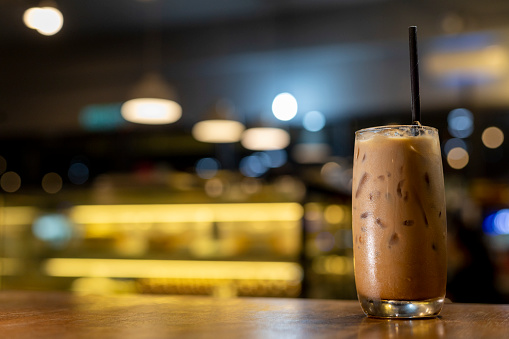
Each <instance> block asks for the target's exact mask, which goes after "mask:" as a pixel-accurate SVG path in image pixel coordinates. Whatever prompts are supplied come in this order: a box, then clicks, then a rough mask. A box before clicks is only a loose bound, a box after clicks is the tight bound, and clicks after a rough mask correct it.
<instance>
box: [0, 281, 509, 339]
mask: <svg viewBox="0 0 509 339" xmlns="http://www.w3.org/2000/svg"><path fill="white" fill-rule="evenodd" d="M0 336H1V337H2V338H88V339H96V338H122V339H129V338H215V339H222V338H242V339H245V338H409V337H416V338H483V339H484V338H496V339H500V338H509V305H483V304H447V305H445V306H444V309H443V311H442V314H441V316H440V317H439V318H435V319H421V320H383V319H371V318H367V317H365V316H364V314H363V313H362V311H361V309H360V307H359V305H358V303H357V302H356V301H341V300H311V299H271V298H236V299H217V298H212V297H184V296H152V295H125V296H90V295H88V296H85V295H73V294H68V293H60V292H26V291H2V292H0Z"/></svg>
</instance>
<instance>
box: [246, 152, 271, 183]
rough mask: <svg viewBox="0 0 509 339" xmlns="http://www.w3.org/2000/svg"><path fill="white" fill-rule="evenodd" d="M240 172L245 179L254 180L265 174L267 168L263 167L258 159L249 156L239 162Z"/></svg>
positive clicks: (254, 156)
mask: <svg viewBox="0 0 509 339" xmlns="http://www.w3.org/2000/svg"><path fill="white" fill-rule="evenodd" d="M239 167H240V172H241V173H242V174H244V175H245V176H246V177H251V178H256V177H259V176H261V175H262V174H264V173H265V172H267V170H268V167H267V166H265V165H264V164H263V163H262V161H261V159H260V157H257V156H256V155H249V156H247V157H244V158H242V160H241V161H240V165H239Z"/></svg>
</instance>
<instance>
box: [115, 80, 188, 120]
mask: <svg viewBox="0 0 509 339" xmlns="http://www.w3.org/2000/svg"><path fill="white" fill-rule="evenodd" d="M131 97H132V98H133V99H130V100H128V101H126V102H125V103H124V104H123V105H122V108H121V113H122V117H123V118H124V119H125V120H127V121H130V122H134V123H139V124H150V125H160V124H171V123H173V122H176V121H177V120H179V119H180V117H181V116H182V107H181V106H180V105H179V104H178V103H177V101H176V94H175V90H174V89H173V87H172V86H171V85H170V84H168V83H167V82H166V81H165V80H164V78H163V77H162V75H161V74H160V73H157V72H147V73H146V74H145V75H144V76H143V77H142V78H141V81H140V82H139V83H138V84H137V85H136V86H135V87H134V88H133V90H132V92H131Z"/></svg>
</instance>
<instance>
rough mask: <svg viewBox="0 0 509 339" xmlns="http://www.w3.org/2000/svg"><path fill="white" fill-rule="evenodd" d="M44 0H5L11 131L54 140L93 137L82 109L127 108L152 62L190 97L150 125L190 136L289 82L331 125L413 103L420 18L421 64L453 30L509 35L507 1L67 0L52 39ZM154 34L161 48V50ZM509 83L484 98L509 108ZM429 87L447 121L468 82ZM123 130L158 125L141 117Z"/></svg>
mask: <svg viewBox="0 0 509 339" xmlns="http://www.w3.org/2000/svg"><path fill="white" fill-rule="evenodd" d="M37 3H38V2H37V1H31V0H0V32H1V34H0V44H1V45H0V46H1V49H0V51H1V60H2V62H1V63H0V98H1V101H2V103H3V105H2V107H1V108H0V135H1V137H2V138H4V139H5V138H11V137H15V138H25V139H26V140H32V141H33V142H37V140H40V139H37V138H39V137H43V138H46V139H48V138H49V140H50V143H55V141H54V140H55V139H54V138H55V137H57V136H79V135H81V134H85V133H89V131H86V128H85V127H84V126H83V120H82V117H83V112H84V111H86V110H87V109H99V110H106V111H108V110H110V111H111V110H118V107H119V104H120V103H121V102H122V101H124V100H126V99H127V96H128V93H129V92H130V89H131V88H132V87H133V85H134V84H135V83H136V81H138V80H139V78H140V76H141V75H142V74H143V73H144V72H145V71H147V69H150V68H157V69H159V70H160V71H161V72H162V73H163V75H164V77H165V78H166V79H167V80H168V81H170V82H171V83H172V84H173V85H174V86H175V87H176V89H177V91H178V93H179V98H180V101H181V104H182V106H183V116H182V119H181V120H180V121H179V122H177V123H176V124H174V125H172V126H168V127H157V128H155V129H151V130H157V131H159V132H161V133H163V134H164V133H166V131H173V132H176V131H177V130H178V131H179V133H184V134H186V135H189V131H190V128H191V127H192V125H193V124H194V123H195V122H197V121H199V120H200V119H201V118H203V117H204V115H205V114H206V112H207V111H208V109H209V108H210V106H211V104H212V103H213V102H214V100H216V99H218V98H221V97H226V98H228V99H230V100H231V101H232V102H233V103H234V104H235V106H236V112H237V114H238V117H239V119H241V120H243V121H244V122H246V123H248V124H249V123H254V122H256V121H257V120H258V119H259V118H260V116H264V115H265V116H267V115H270V105H271V101H272V99H273V98H274V96H275V95H276V94H277V93H280V92H282V91H290V92H292V93H293V94H294V95H295V96H296V97H297V99H298V101H299V113H298V115H297V117H296V118H295V119H294V121H292V122H291V123H292V124H294V125H298V124H299V123H300V122H301V119H302V114H303V113H305V112H306V111H309V110H320V111H322V112H323V113H324V114H325V115H326V117H327V119H328V122H329V125H333V124H334V123H337V122H342V121H352V120H354V126H356V127H362V126H360V124H361V122H359V121H360V120H358V119H359V118H360V117H362V116H366V115H367V116H369V115H370V114H371V115H375V114H378V115H386V116H387V117H391V119H392V118H393V117H394V115H395V114H396V113H403V114H406V112H409V109H410V83H409V76H408V40H407V39H408V38H407V28H408V26H411V25H416V26H418V29H419V30H418V32H419V39H420V40H419V42H420V45H419V46H420V52H421V58H422V59H425V57H426V54H427V51H429V50H430V48H431V46H433V44H434V42H435V41H436V39H440V38H443V37H455V36H462V35H469V34H480V35H494V36H495V40H496V41H498V42H500V41H501V42H503V43H507V41H509V39H508V38H507V36H508V35H507V31H509V21H508V20H507V18H509V1H507V0H484V1H475V0H463V1H460V0H448V1H444V0H427V1H418V0H275V1H270V0H238V1H233V0H215V1H210V0H166V1H163V0H152V1H149V0H145V1H141V0H87V1H80V0H60V1H57V2H56V3H57V6H58V8H59V9H60V10H61V11H62V13H63V15H64V26H63V29H62V30H61V32H59V33H58V34H56V35H55V36H50V37H46V36H42V35H39V34H38V33H37V32H35V31H33V30H30V29H28V28H27V27H25V26H24V24H23V22H22V15H23V12H24V10H25V9H27V8H29V7H30V6H32V5H37ZM488 40H489V39H488ZM153 41H156V42H157V41H159V42H160V54H159V57H156V58H152V59H151V58H149V57H147V54H150V53H148V52H147V51H150V48H149V47H148V46H155V45H152V44H150V42H153ZM504 79H507V77H505V78H504ZM506 83H507V81H506V82H502V83H501V86H499V87H497V88H488V89H487V90H489V91H490V93H494V94H493V95H491V96H482V95H481V96H479V98H480V99H479V100H480V101H479V102H483V101H482V100H484V102H489V103H490V104H491V103H494V104H497V105H499V106H500V105H502V106H503V105H506V106H507V104H509V102H508V100H509V99H508V96H507V95H506V94H505V93H506V92H505V91H504V90H503V88H504V86H505V84H506ZM421 96H422V98H421V102H422V106H423V111H424V112H425V113H426V112H440V111H441V112H443V114H442V116H439V117H438V119H439V120H440V118H441V119H442V120H444V119H445V114H446V112H447V109H450V108H451V107H454V106H455V105H458V98H459V96H458V90H457V88H444V87H441V86H439V85H437V84H436V83H435V82H434V81H433V79H431V78H430V76H429V75H427V74H426V70H425V69H423V70H422V77H421ZM479 102H478V103H479ZM388 113H390V114H388ZM355 121H357V122H355ZM381 122H382V123H383V122H384V121H383V120H382V121H381ZM385 122H387V121H385ZM113 127H115V126H113ZM117 127H118V126H117ZM150 128H152V127H150ZM119 129H120V130H121V131H135V130H136V131H140V133H144V132H147V127H146V126H134V125H132V124H128V125H122V126H121V127H119ZM106 132H108V131H106ZM110 132H112V131H110ZM114 132H118V130H116V131H114ZM62 140H63V139H62ZM119 140H122V139H119ZM59 142H60V141H57V143H59ZM79 142H80V141H79V139H77V140H75V141H73V142H72V143H70V144H69V145H71V144H73V143H77V144H79ZM119 142H120V141H119ZM26 144H27V142H25V145H26ZM28 144H30V141H29V142H28ZM120 144H121V142H120ZM53 146H54V145H53ZM53 146H52V147H53ZM117 146H118V145H117ZM195 146H196V145H195ZM26 147H28V146H26ZM55 147H56V146H55ZM69 147H70V146H69ZM90 147H92V146H90ZM118 147H120V148H121V146H118ZM193 147H194V146H193ZM97 149H99V148H97ZM189 149H190V148H189ZM189 149H188V151H186V152H188V154H190V153H191V151H190V150H189ZM193 149H194V150H200V148H199V147H198V148H197V147H195V148H193ZM200 152H201V151H200ZM35 153H37V152H35Z"/></svg>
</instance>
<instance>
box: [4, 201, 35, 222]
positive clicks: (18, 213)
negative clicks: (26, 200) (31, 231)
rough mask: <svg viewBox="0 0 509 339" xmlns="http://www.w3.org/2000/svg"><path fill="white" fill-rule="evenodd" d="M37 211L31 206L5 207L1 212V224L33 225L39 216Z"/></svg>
mask: <svg viewBox="0 0 509 339" xmlns="http://www.w3.org/2000/svg"><path fill="white" fill-rule="evenodd" d="M36 212H37V210H36V209H35V208H34V207H29V206H15V207H3V208H1V210H0V215H1V216H2V220H0V222H1V223H3V224H4V225H6V226H10V225H31V224H32V222H33V221H34V219H35V217H36V216H37V213H36Z"/></svg>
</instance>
